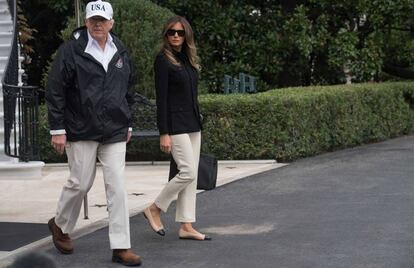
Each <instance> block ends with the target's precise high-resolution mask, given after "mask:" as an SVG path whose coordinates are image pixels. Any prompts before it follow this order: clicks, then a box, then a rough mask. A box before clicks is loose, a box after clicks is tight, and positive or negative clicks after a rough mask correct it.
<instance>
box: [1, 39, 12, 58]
mask: <svg viewBox="0 0 414 268" xmlns="http://www.w3.org/2000/svg"><path fill="white" fill-rule="evenodd" d="M9 41H10V40H9ZM10 42H11V41H10ZM10 42H7V43H6V44H0V56H9V55H10V50H11V47H10V44H9V43H10Z"/></svg>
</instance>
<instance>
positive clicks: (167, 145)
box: [160, 134, 171, 154]
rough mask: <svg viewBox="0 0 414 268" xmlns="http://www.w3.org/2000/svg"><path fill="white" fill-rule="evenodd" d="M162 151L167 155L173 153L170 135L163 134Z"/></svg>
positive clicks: (161, 138)
mask: <svg viewBox="0 0 414 268" xmlns="http://www.w3.org/2000/svg"><path fill="white" fill-rule="evenodd" d="M160 149H161V151H163V152H164V153H166V154H169V153H170V152H171V138H170V135H168V134H163V135H161V136H160Z"/></svg>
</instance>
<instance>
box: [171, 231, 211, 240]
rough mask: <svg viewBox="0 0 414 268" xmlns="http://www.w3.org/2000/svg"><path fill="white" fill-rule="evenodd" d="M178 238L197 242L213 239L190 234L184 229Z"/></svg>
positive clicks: (179, 232) (203, 235) (202, 235)
mask: <svg viewBox="0 0 414 268" xmlns="http://www.w3.org/2000/svg"><path fill="white" fill-rule="evenodd" d="M178 237H179V238H180V239H187V240H196V241H210V240H211V237H209V236H207V235H205V234H200V233H196V234H195V233H190V232H187V231H184V230H182V229H180V230H179V231H178Z"/></svg>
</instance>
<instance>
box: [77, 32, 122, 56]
mask: <svg viewBox="0 0 414 268" xmlns="http://www.w3.org/2000/svg"><path fill="white" fill-rule="evenodd" d="M87 31H88V30H87V28H86V26H82V27H79V28H77V29H75V30H73V32H72V34H71V35H70V40H73V41H74V42H75V43H76V44H77V47H78V49H80V50H81V51H82V52H83V51H85V48H86V46H87V45H88V32H87ZM111 36H112V39H113V42H114V43H115V46H116V48H117V49H118V53H119V54H121V53H122V52H124V51H125V50H126V49H125V46H124V45H123V44H122V42H121V40H119V38H118V37H117V36H116V35H115V34H114V33H112V32H111Z"/></svg>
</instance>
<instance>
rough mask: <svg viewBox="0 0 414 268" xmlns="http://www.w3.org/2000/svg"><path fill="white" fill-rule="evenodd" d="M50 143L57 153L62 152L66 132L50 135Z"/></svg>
mask: <svg viewBox="0 0 414 268" xmlns="http://www.w3.org/2000/svg"><path fill="white" fill-rule="evenodd" d="M51 144H52V146H53V148H55V150H56V151H57V152H58V153H60V154H63V152H64V151H65V145H66V134H62V135H52V142H51Z"/></svg>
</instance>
